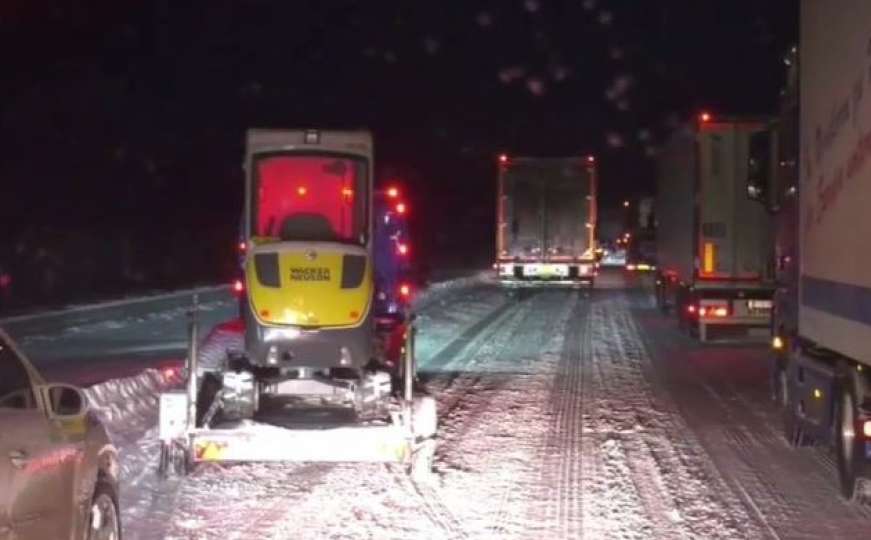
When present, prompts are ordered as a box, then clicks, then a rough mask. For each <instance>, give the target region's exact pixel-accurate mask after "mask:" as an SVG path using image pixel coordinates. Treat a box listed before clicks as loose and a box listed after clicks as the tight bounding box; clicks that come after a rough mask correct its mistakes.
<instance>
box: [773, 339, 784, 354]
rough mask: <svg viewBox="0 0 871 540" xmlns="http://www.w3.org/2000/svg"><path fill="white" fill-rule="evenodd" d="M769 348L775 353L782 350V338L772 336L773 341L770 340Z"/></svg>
mask: <svg viewBox="0 0 871 540" xmlns="http://www.w3.org/2000/svg"><path fill="white" fill-rule="evenodd" d="M771 348H772V349H774V350H777V351H780V350H783V338H782V337H780V336H774V339H772V340H771Z"/></svg>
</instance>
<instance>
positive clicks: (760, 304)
mask: <svg viewBox="0 0 871 540" xmlns="http://www.w3.org/2000/svg"><path fill="white" fill-rule="evenodd" d="M772 306H773V303H772V302H771V300H747V307H749V308H750V309H758V310H766V309H771V307H772Z"/></svg>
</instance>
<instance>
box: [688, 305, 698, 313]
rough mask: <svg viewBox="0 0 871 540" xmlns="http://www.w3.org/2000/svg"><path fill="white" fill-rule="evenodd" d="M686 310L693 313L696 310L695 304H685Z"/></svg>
mask: <svg viewBox="0 0 871 540" xmlns="http://www.w3.org/2000/svg"><path fill="white" fill-rule="evenodd" d="M687 312H688V313H695V312H696V306H694V305H692V304H690V305H688V306H687Z"/></svg>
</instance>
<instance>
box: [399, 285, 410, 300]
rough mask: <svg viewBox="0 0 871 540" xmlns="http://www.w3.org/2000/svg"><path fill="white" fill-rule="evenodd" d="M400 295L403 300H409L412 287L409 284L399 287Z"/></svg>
mask: <svg viewBox="0 0 871 540" xmlns="http://www.w3.org/2000/svg"><path fill="white" fill-rule="evenodd" d="M399 295H400V296H402V297H403V298H408V297H409V296H411V285H409V284H407V283H403V284H402V285H400V286H399Z"/></svg>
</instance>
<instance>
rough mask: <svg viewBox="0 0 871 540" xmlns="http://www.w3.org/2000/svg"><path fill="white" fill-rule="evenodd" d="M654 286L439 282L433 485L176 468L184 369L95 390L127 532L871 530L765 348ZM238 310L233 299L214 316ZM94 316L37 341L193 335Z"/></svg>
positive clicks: (573, 534)
mask: <svg viewBox="0 0 871 540" xmlns="http://www.w3.org/2000/svg"><path fill="white" fill-rule="evenodd" d="M646 285H649V284H645V280H644V279H641V280H639V279H637V278H633V279H632V280H626V279H624V276H623V275H622V274H621V273H619V272H612V273H607V274H605V276H603V279H601V280H600V282H599V283H598V284H597V289H596V290H594V291H592V292H586V291H573V290H564V289H542V290H526V289H523V290H518V291H513V292H511V293H508V292H506V291H505V290H504V289H502V288H500V287H499V286H498V285H497V284H495V283H492V282H489V281H487V280H483V279H469V280H465V281H463V282H459V283H455V284H453V285H452V286H443V287H440V288H439V289H438V290H434V291H432V292H430V293H428V295H427V296H426V297H425V298H424V299H423V301H422V302H421V305H420V309H419V313H420V318H419V326H420V338H419V342H418V355H419V359H420V365H421V369H422V370H423V379H424V384H425V385H426V387H427V389H428V391H429V392H430V393H432V394H433V395H434V396H436V398H437V400H438V404H439V417H440V418H439V420H440V431H439V447H438V450H437V455H436V464H435V468H436V474H435V475H434V478H433V480H432V481H431V482H429V483H420V484H416V483H414V482H412V481H411V480H410V479H409V478H408V477H407V475H406V474H405V472H404V470H402V468H401V467H394V466H385V465H366V464H363V465H358V464H348V465H344V464H342V465H324V464H269V465H263V464H246V465H233V466H209V467H200V468H198V469H197V470H196V471H195V472H194V473H193V474H192V475H191V476H188V477H186V478H183V479H173V480H168V481H167V480H163V481H162V480H159V479H158V478H157V476H156V474H155V467H156V457H157V453H156V450H157V441H156V438H155V437H156V429H155V421H156V397H155V396H156V393H157V392H159V391H160V390H161V389H163V388H167V387H169V386H171V385H173V384H177V383H178V376H177V374H175V373H173V372H172V371H171V370H163V369H161V370H158V371H148V372H145V373H144V374H141V375H138V376H135V377H133V378H131V379H122V380H118V379H111V380H108V381H106V382H102V383H100V384H98V385H96V386H93V387H92V388H91V389H90V390H89V392H90V394H91V396H92V400H93V401H94V402H95V403H96V404H97V405H99V406H102V407H104V408H105V412H104V417H105V418H106V421H107V423H108V425H109V426H110V428H111V429H112V431H113V433H114V435H115V440H116V442H117V444H118V446H119V447H120V450H121V457H122V459H123V462H124V463H123V473H122V476H123V478H122V506H123V520H124V529H125V533H126V538H128V539H151V538H155V539H156V538H179V539H181V538H204V539H205V538H222V539H223V538H227V539H232V538H239V539H249V538H251V539H255V538H256V539H259V538H277V539H281V538H288V539H290V538H294V539H295V538H377V539H382V538H396V539H400V538H402V539H406V538H530V539H538V538H581V537H583V538H596V539H598V538H621V539H636V538H657V539H658V538H862V537H868V536H869V535H871V519H869V518H871V508H869V507H868V506H863V505H860V504H857V503H851V502H846V501H844V500H843V499H841V498H839V497H838V495H837V490H836V484H835V470H834V465H833V461H832V459H831V458H830V457H829V455H828V453H827V451H826V450H825V449H822V448H801V449H792V448H790V447H788V446H787V444H786V443H785V441H784V440H783V437H782V436H781V434H780V431H779V429H780V422H779V419H778V415H777V412H776V410H775V408H774V406H773V404H772V402H771V401H770V400H769V398H768V382H767V378H766V377H767V374H766V351H765V349H764V347H760V346H737V345H704V346H703V345H700V344H698V343H696V342H694V341H692V340H691V339H690V338H688V337H685V336H683V335H682V334H680V333H679V332H678V330H677V328H676V324H675V323H674V321H673V320H672V319H671V318H666V317H664V316H663V315H661V314H660V313H659V312H658V311H656V309H655V308H654V306H653V303H652V299H651V296H650V293H649V289H648V288H646ZM234 309H235V307H234V305H233V303H232V302H231V301H225V302H224V303H223V304H222V303H220V302H218V303H216V304H215V305H213V306H211V307H209V310H210V311H209V315H208V317H209V320H210V321H212V322H217V321H218V320H220V319H221V317H223V316H224V315H225V314H226V315H227V317H228V318H229V317H230V316H232V314H233V312H234ZM89 324H90V326H88V325H83V327H77V328H79V329H78V330H76V331H73V332H54V333H47V334H45V335H42V336H40V335H34V334H31V335H30V336H29V337H27V338H25V341H26V342H27V343H25V345H27V346H28V347H29V350H30V351H31V352H32V353H33V354H38V352H39V351H40V349H39V347H46V348H48V349H50V350H51V351H52V352H53V353H54V354H53V355H52V356H51V360H50V361H47V362H46V363H45V365H46V366H47V367H49V368H51V370H52V372H53V373H63V370H62V369H58V366H64V365H65V364H64V362H65V361H66V359H65V358H64V354H63V349H64V346H65V343H79V344H81V346H79V347H73V346H70V347H69V350H70V351H71V352H70V353H69V362H68V363H67V364H66V365H69V366H78V368H77V369H79V370H83V371H90V373H91V377H96V378H98V379H99V378H111V377H112V376H113V374H114V373H115V368H114V367H112V368H111V369H107V371H106V372H105V373H104V375H106V376H105V377H101V374H100V373H102V370H104V368H107V367H108V366H114V364H116V363H124V362H130V360H128V358H139V363H136V365H137V366H138V365H140V364H148V363H149V362H150V363H151V364H150V365H152V366H155V365H156V366H163V365H164V363H166V362H176V363H177V362H178V361H179V358H180V351H181V350H182V349H181V348H180V347H179V345H178V344H175V345H173V347H169V346H167V349H166V350H161V351H160V352H159V353H155V354H154V355H145V356H136V355H135V354H133V355H131V354H128V353H127V352H125V351H124V350H121V349H123V348H124V347H128V348H130V350H131V351H133V350H137V349H136V348H137V347H149V346H153V347H155V348H158V349H159V346H160V343H161V340H163V341H165V342H167V343H169V342H175V341H179V342H181V341H183V336H184V328H185V317H184V314H183V313H179V311H178V310H177V309H173V310H163V311H161V312H155V313H150V314H141V313H140V314H137V315H136V316H135V317H128V318H120V319H116V320H111V321H109V320H107V321H93V322H91V323H89ZM119 330H120V331H121V332H122V334H123V336H124V339H123V343H122V345H123V347H119V346H117V344H118V341H117V340H113V336H115V335H117V332H118V331H119ZM160 332H163V334H162V337H161V335H158V334H160ZM82 336H87V338H83V337H82ZM83 339H87V343H88V344H90V345H84V344H83V343H84V342H83V341H76V340H83ZM65 340H72V341H65ZM48 344H50V345H48ZM88 347H93V349H88ZM107 350H110V351H112V352H111V353H105V351H107ZM89 354H91V355H93V357H94V358H98V359H100V360H99V361H97V362H93V363H88V361H87V356H88V355H89ZM37 360H38V359H37ZM124 365H127V366H130V365H133V364H124ZM82 366H84V367H82ZM95 370H96V371H99V372H100V373H94V371H95ZM125 374H126V373H125ZM73 378H75V377H73Z"/></svg>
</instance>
